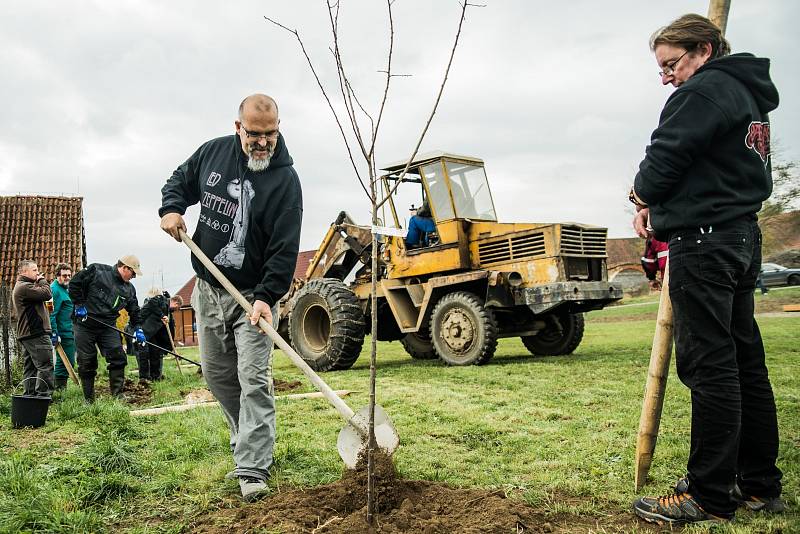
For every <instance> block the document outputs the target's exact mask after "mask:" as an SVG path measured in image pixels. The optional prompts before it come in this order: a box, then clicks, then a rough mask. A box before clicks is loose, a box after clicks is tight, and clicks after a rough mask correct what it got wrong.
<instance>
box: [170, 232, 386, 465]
mask: <svg viewBox="0 0 800 534" xmlns="http://www.w3.org/2000/svg"><path fill="white" fill-rule="evenodd" d="M178 234H179V235H180V238H181V241H183V242H184V243H185V244H186V246H187V247H189V249H190V250H191V251H192V253H193V254H194V255H195V257H196V258H197V259H198V260H200V261H201V262H202V264H203V265H204V266H205V267H206V269H208V271H209V272H210V273H211V274H213V275H214V278H216V279H217V281H218V282H219V283H220V284H222V287H224V288H225V289H226V290H227V291H228V293H229V294H230V295H231V296H232V297H233V298H234V299H235V300H236V302H238V303H239V305H240V306H241V307H242V308H244V310H245V311H246V312H247V314H248V315H251V314H252V313H253V306H252V305H251V304H250V303H249V302H248V301H247V299H246V298H244V296H243V295H242V294H241V293H240V292H239V290H237V289H236V288H235V287H234V286H233V284H231V283H230V281H228V279H227V278H225V275H223V274H222V273H221V272H220V270H219V269H218V268H217V266H216V265H214V264H213V263H212V262H211V260H210V259H208V256H206V255H205V254H204V253H203V251H202V250H200V247H198V246H197V245H196V244H195V243H194V241H192V239H191V238H190V237H189V236H188V235H186V232H184V231H183V230H180V229H179V230H178ZM258 326H259V328H261V330H263V331H264V332H266V334H267V335H268V336H269V337H270V338H271V339H272V341H274V342H275V344H276V345H277V346H278V347H279V348H280V349H281V350H283V352H284V353H285V354H286V355H287V356H288V357H289V359H290V360H291V361H292V363H293V364H294V365H295V366H296V367H297V368H298V369H300V370H301V371H303V374H304V375H306V377H308V379H309V380H310V381H311V383H312V384H313V385H314V387H315V388H317V389H318V390H319V391H320V392H321V393H322V394H323V395H324V396H325V398H326V399H327V400H328V402H329V403H331V404H332V405H333V407H334V408H336V411H337V412H339V415H341V416H342V419H344V420H345V421H346V422H347V425H345V427H344V428H342V430H341V431H340V432H339V438H338V439H337V440H336V446H337V449H339V456H341V457H342V460H343V461H344V463H345V465H346V466H347V467H349V468H350V469H355V467H356V463H357V462H358V457H359V455H360V454H361V451H362V450H366V448H367V446H368V445H369V437H368V436H369V430H368V422H369V406H365V407H363V408H361V409H360V410H359V411H358V412H354V411H353V410H352V409H351V408H350V407H349V406H348V405H347V403H345V402H344V401H343V400H342V399H341V398H339V396H338V395H336V393H334V391H333V390H332V389H331V388H330V386H328V384H326V383H325V382H324V381H323V380H322V379H321V378H320V377H319V375H318V374H317V373H315V372H314V370H313V369H311V367H309V365H308V364H307V363H306V362H305V361H304V360H303V358H301V357H300V355H299V354H297V352H295V350H294V349H293V348H292V347H291V346H290V345H289V344H288V343H287V342H286V341H284V339H283V338H282V337H281V336H280V335H279V334H278V333H277V332H276V331H275V329H274V328H273V327H272V325H271V324H269V323H268V322H267V321H266V320H265V319H264V318H263V317H262V318H259V320H258ZM375 442H376V444H377V445H378V446H379V447H380V448H382V449H383V450H384V451H385V452H386V454H388V455H391V454H392V453H393V452H394V451H395V449H397V446H398V445H399V443H400V437H399V436H398V435H397V430H395V428H394V425H393V424H392V420H391V419H390V418H389V416H388V415H387V414H386V412H385V411H383V408H381V407H380V406H377V405H376V406H375Z"/></svg>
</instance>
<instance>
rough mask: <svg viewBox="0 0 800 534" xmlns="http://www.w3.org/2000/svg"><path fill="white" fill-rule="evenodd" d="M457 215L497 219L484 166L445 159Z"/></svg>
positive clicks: (483, 219)
mask: <svg viewBox="0 0 800 534" xmlns="http://www.w3.org/2000/svg"><path fill="white" fill-rule="evenodd" d="M445 166H446V168H447V176H448V177H449V178H450V190H451V191H452V192H453V204H454V205H455V208H456V217H459V218H462V219H480V220H482V221H496V220H497V214H496V213H495V211H494V202H492V194H491V192H490V191H489V182H488V180H487V179H486V171H484V170H483V167H477V166H475V165H465V164H463V163H456V162H451V161H445Z"/></svg>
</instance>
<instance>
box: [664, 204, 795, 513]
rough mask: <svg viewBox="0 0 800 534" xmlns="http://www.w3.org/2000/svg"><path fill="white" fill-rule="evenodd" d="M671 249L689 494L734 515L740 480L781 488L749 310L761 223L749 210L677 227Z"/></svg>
mask: <svg viewBox="0 0 800 534" xmlns="http://www.w3.org/2000/svg"><path fill="white" fill-rule="evenodd" d="M669 258H670V259H669V269H670V271H669V276H670V282H669V285H670V287H669V291H670V298H671V300H672V307H673V323H674V329H675V352H676V367H677V371H678V377H679V378H680V380H681V382H683V383H684V384H685V385H686V386H687V387H688V388H689V389H690V390H691V398H692V431H691V448H690V452H689V461H688V465H687V473H688V477H689V493H691V494H692V496H694V497H695V498H696V499H697V500H698V502H699V503H700V505H701V506H703V507H704V509H705V510H706V511H707V512H710V513H717V514H722V515H729V514H732V513H733V512H734V511H735V510H736V503H735V502H733V501H732V500H731V498H730V494H729V492H730V490H731V489H732V488H733V485H734V483H735V482H737V483H738V484H739V487H740V488H741V490H742V491H743V492H744V493H745V494H749V495H756V496H759V497H775V496H778V495H780V492H781V483H780V480H781V476H782V474H781V471H780V470H779V469H778V468H777V466H776V465H775V462H776V459H777V456H778V423H777V417H776V412H775V399H774V397H773V393H772V386H771V384H770V381H769V376H768V372H767V366H766V363H765V354H764V345H763V343H762V340H761V333H760V331H759V329H758V324H757V323H756V321H755V318H754V317H753V290H754V289H755V283H756V277H757V276H758V273H759V270H760V268H761V232H760V230H759V228H758V224H757V223H756V221H754V220H744V219H742V220H738V221H735V222H732V223H730V224H728V225H726V226H724V227H719V228H713V229H703V231H701V229H699V228H698V229H692V230H685V231H679V232H675V233H673V234H672V235H671V237H670V241H669Z"/></svg>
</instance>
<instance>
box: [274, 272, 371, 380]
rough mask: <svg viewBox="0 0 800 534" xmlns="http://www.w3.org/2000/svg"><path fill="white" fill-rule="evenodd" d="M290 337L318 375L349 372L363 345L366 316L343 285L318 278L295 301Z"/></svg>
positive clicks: (309, 283) (298, 294)
mask: <svg viewBox="0 0 800 534" xmlns="http://www.w3.org/2000/svg"><path fill="white" fill-rule="evenodd" d="M289 336H290V337H291V339H292V346H293V347H294V349H295V350H296V351H297V353H298V354H300V356H302V357H303V359H304V360H305V361H306V363H308V365H310V366H311V368H312V369H314V370H315V371H332V370H342V369H350V367H352V366H353V364H354V363H355V361H356V360H357V359H358V356H359V354H361V346H362V345H363V344H364V312H362V311H361V306H359V305H358V299H357V298H356V296H355V295H354V294H353V292H352V291H350V289H349V288H348V287H347V286H346V285H345V284H344V283H343V282H341V281H340V280H337V279H336V278H315V279H313V280H310V281H309V282H308V283H307V284H306V285H305V286H303V288H302V289H301V290H300V291H299V292H298V293H297V296H296V297H295V302H294V308H293V309H292V313H291V314H290V315H289Z"/></svg>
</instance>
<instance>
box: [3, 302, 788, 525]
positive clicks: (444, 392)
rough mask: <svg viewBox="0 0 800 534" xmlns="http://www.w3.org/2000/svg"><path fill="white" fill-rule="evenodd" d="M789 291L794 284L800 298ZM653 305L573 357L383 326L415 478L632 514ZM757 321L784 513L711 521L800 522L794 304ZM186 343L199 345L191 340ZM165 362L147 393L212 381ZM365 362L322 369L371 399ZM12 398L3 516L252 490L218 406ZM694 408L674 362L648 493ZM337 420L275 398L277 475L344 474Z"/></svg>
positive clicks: (661, 478) (386, 394)
mask: <svg viewBox="0 0 800 534" xmlns="http://www.w3.org/2000/svg"><path fill="white" fill-rule="evenodd" d="M794 291H796V290H788V291H786V292H784V293H786V296H787V297H791V298H795V301H796V300H797V299H796V297H795V295H794V293H793V292H794ZM777 296H778V292H771V293H770V296H769V297H766V298H767V299H770V298H773V297H777ZM757 299H758V300H759V301H761V300H762V297H760V296H759V297H757ZM651 300H652V298H651ZM645 302H646V300H645ZM653 306H654V305H653V304H643V305H641V306H629V307H622V308H614V309H609V310H605V311H601V312H593V313H591V314H589V316H588V321H587V326H586V335H585V338H584V342H583V343H582V344H581V346H580V347H579V348H578V350H577V351H576V353H575V354H573V355H571V356H567V357H550V358H535V357H532V356H530V355H529V354H528V353H527V351H526V350H525V348H524V347H523V346H522V343H521V342H520V341H519V340H517V339H507V340H501V342H500V344H499V346H498V350H497V356H495V358H494V359H493V360H492V361H491V362H490V364H489V365H486V366H482V367H467V368H448V367H444V366H442V365H440V364H439V363H438V362H435V361H434V362H430V361H414V360H412V359H411V358H410V357H408V356H407V355H406V354H405V352H404V351H403V349H402V347H401V345H400V344H399V343H380V344H379V371H378V373H379V374H378V379H379V391H378V396H379V403H380V404H381V405H382V406H383V407H384V408H385V410H386V411H387V413H388V414H389V415H390V416H391V417H392V418H393V420H394V423H395V425H396V426H397V428H398V431H399V433H400V436H401V446H400V448H399V449H398V451H397V452H396V453H395V456H394V459H395V463H396V465H397V468H398V470H399V471H400V473H401V474H402V476H403V477H405V478H409V479H417V478H419V479H427V480H434V481H443V482H447V483H450V484H454V485H457V486H477V487H486V488H500V489H503V490H505V491H506V492H507V493H508V494H510V495H513V496H514V497H515V498H520V499H524V500H525V501H527V502H529V503H530V504H531V505H533V506H535V507H537V508H538V509H540V510H544V511H547V512H552V513H553V514H558V513H564V512H566V513H580V514H588V515H591V516H594V517H596V518H597V519H598V521H599V524H600V525H602V524H603V518H604V517H607V516H610V515H611V516H613V515H616V514H629V513H630V512H629V509H630V502H631V501H632V500H633V499H634V498H635V496H636V495H635V493H634V491H633V455H634V447H635V440H636V430H637V428H638V419H639V412H640V409H641V401H642V393H643V389H644V383H645V378H646V372H647V365H648V360H649V355H650V343H651V340H652V335H653V329H654V324H653V320H652V319H651V318H650V316H651V315H652V314H653V313H654V310H655V308H654V307H653ZM759 324H760V325H761V328H762V332H763V336H764V339H765V344H766V348H767V352H768V359H769V366H770V371H771V377H772V381H773V387H774V389H775V393H776V397H777V402H778V416H779V423H780V429H781V455H780V459H779V465H780V467H781V468H782V469H783V471H784V482H785V490H784V497H785V499H786V501H787V503H788V504H789V506H790V512H789V513H787V514H784V515H781V516H774V517H767V516H762V515H757V514H753V513H747V512H740V513H739V514H738V515H737V522H736V523H735V524H733V525H731V526H725V527H723V528H721V529H715V532H717V531H719V532H737V533H744V532H773V533H778V532H781V533H788V532H794V531H800V514H798V510H800V486H799V485H798V478H799V477H800V452H798V451H800V372H799V371H800V369H798V358H800V347H799V346H798V345H800V343H798V341H799V338H800V336H798V332H800V314H798V315H796V316H787V317H777V316H773V315H768V316H763V317H759ZM368 347H369V344H368V342H367V343H365V348H368ZM183 353H184V354H186V355H187V357H197V353H196V351H194V350H193V349H186V350H184V351H183ZM131 363H132V364H133V363H135V362H134V361H133V358H132V359H131ZM165 369H166V371H167V373H168V380H166V381H165V382H162V383H159V384H157V385H156V387H155V394H154V397H153V399H152V402H151V403H150V404H152V405H156V404H164V403H169V402H175V401H178V400H179V399H180V398H181V392H182V393H184V394H185V393H186V392H188V391H190V390H192V389H195V388H200V387H202V386H203V384H202V381H201V380H200V379H199V378H198V377H197V375H195V374H194V373H193V372H192V371H191V370H187V371H185V375H183V376H179V375H178V374H177V371H176V369H175V366H174V363H173V362H172V361H165ZM275 377H276V379H280V380H283V381H291V380H301V381H303V386H302V387H300V388H297V389H296V390H294V391H293V392H301V391H310V390H311V388H310V387H309V386H307V385H306V384H307V381H306V380H305V378H304V377H303V376H302V374H301V373H300V372H299V371H297V370H296V369H295V368H294V367H293V366H292V365H291V364H290V363H289V361H288V359H287V358H285V357H284V356H283V355H282V354H280V353H278V354H276V357H275ZM368 377H369V367H368V358H367V357H366V350H365V353H364V354H363V355H362V358H361V359H360V360H359V361H358V362H357V363H356V365H355V367H354V368H353V369H352V370H350V371H346V372H335V373H325V374H324V375H323V378H324V379H325V380H326V381H327V382H328V384H329V385H330V386H331V387H332V388H334V389H349V390H353V391H355V393H353V394H352V395H350V396H348V397H346V399H345V400H346V401H347V402H348V404H350V406H351V407H353V408H354V409H358V408H359V407H361V406H363V405H366V403H367V399H368ZM9 404H10V401H9V397H8V395H7V394H4V395H3V396H2V397H0V532H18V531H23V532H95V531H98V532H99V531H108V532H119V531H123V532H141V533H143V532H183V531H185V525H187V524H189V523H190V521H191V519H192V517H194V516H196V515H197V514H201V513H206V512H208V511H213V510H215V509H219V508H228V507H237V506H241V504H240V503H239V501H238V499H237V492H238V486H237V485H236V484H235V482H228V481H224V480H223V476H224V474H225V473H226V472H227V471H228V470H229V469H231V468H232V460H231V457H230V453H229V451H228V445H227V440H228V437H227V430H226V427H225V424H224V421H223V418H222V416H221V413H220V412H219V410H218V409H216V408H210V409H209V408H200V409H196V410H192V411H188V412H183V413H177V414H166V415H161V416H152V417H147V418H131V417H130V416H129V415H128V406H127V405H123V404H120V403H118V402H115V401H111V400H108V399H106V398H104V399H103V400H101V401H99V402H98V403H97V404H95V405H94V406H91V407H87V406H84V405H83V403H82V400H81V396H80V392H79V390H78V389H77V388H76V387H75V386H74V385H71V386H70V388H69V390H68V392H67V394H66V395H65V397H64V399H63V400H62V401H61V402H59V403H56V404H54V405H53V406H52V407H51V413H50V416H49V418H48V423H47V425H46V426H45V427H43V428H41V429H36V430H11V429H10V422H9V416H8V414H9ZM689 415H690V405H689V395H688V392H687V390H686V389H685V388H684V387H683V386H682V384H680V382H679V381H678V380H677V377H676V376H675V373H674V365H673V369H672V372H671V375H670V378H669V385H668V388H667V398H666V401H665V407H664V416H663V419H662V425H661V436H660V438H659V441H658V448H657V451H656V457H655V460H654V462H653V466H652V468H651V471H650V475H651V478H652V481H651V482H650V484H649V485H648V486H647V487H646V490H647V491H648V492H655V493H664V492H667V491H669V489H670V485H671V484H672V483H674V481H675V480H676V479H677V478H678V477H680V476H681V475H682V474H683V473H684V468H685V461H686V455H687V451H688V444H689ZM341 426H342V421H341V419H339V417H338V415H336V412H335V411H334V410H333V409H332V408H331V407H329V406H328V404H327V403H326V402H325V401H323V400H320V399H308V400H291V401H287V400H282V401H279V403H278V438H277V442H276V458H275V468H274V472H273V476H272V478H271V479H270V485H271V486H272V487H273V489H274V490H275V491H280V490H281V489H283V488H288V487H296V486H313V485H318V484H322V483H326V482H331V481H334V480H336V479H338V478H339V477H340V475H341V470H342V464H341V461H340V459H339V457H338V454H337V452H336V435H337V433H338V431H339V429H340V428H341ZM691 530H692V532H699V531H704V530H703V529H702V528H695V529H691ZM604 531H605V530H602V529H601V530H599V531H598V532H604ZM642 531H645V529H644V528H642ZM648 531H650V530H648Z"/></svg>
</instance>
